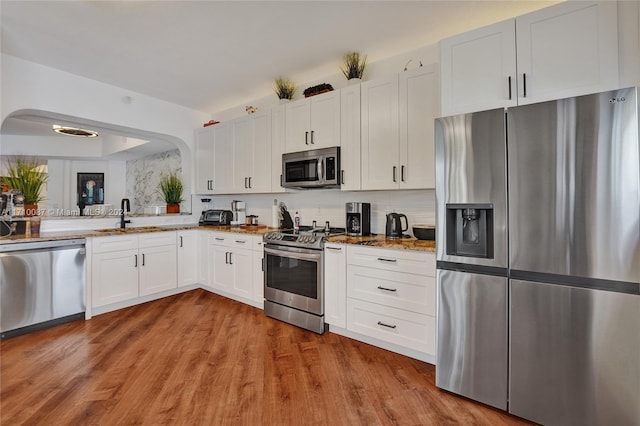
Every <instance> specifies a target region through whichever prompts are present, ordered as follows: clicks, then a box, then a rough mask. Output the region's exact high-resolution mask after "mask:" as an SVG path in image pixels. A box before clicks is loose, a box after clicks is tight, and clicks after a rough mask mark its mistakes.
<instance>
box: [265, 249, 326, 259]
mask: <svg viewBox="0 0 640 426" xmlns="http://www.w3.org/2000/svg"><path fill="white" fill-rule="evenodd" d="M264 253H265V254H273V255H274V256H280V257H289V258H291V259H299V260H310V261H313V262H319V261H320V260H321V259H322V252H320V251H318V253H299V252H297V251H293V250H287V249H286V248H278V249H275V250H274V249H272V248H268V247H265V248H264Z"/></svg>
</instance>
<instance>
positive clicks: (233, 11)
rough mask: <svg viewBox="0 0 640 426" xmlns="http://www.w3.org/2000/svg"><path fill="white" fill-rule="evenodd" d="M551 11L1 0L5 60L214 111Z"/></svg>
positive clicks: (510, 6) (465, 4)
mask: <svg viewBox="0 0 640 426" xmlns="http://www.w3.org/2000/svg"><path fill="white" fill-rule="evenodd" d="M552 3H557V0H554V1H545V2H540V1H528V0H519V1H518V0H511V1H277V2H276V1H9V0H2V1H1V2H0V15H1V26H2V52H4V53H7V54H10V55H13V56H17V57H20V58H23V59H26V60H29V61H33V62H37V63H40V64H43V65H46V66H50V67H53V68H57V69H60V70H64V71H67V72H70V73H73V74H77V75H81V76H84V77H88V78H91V79H94V80H98V81H102V82H105V83H109V84H112V85H115V86H119V87H122V88H125V89H128V90H131V91H135V92H139V93H143V94H146V95H149V96H153V97H155V98H158V99H163V100H166V101H169V102H172V103H176V104H179V105H183V106H186V107H189V108H192V109H195V110H199V111H203V112H207V113H214V112H217V111H221V110H225V109H228V108H230V107H234V106H238V105H242V104H244V103H246V102H250V101H252V100H255V99H260V98H263V97H265V96H268V95H270V94H273V89H272V88H273V81H274V79H275V78H277V77H278V76H281V75H282V76H286V77H288V78H292V79H293V80H294V81H297V82H307V81H314V80H317V79H321V78H324V77H325V76H328V75H333V74H335V73H336V72H338V69H339V68H338V67H339V66H340V63H341V58H342V56H343V55H344V54H345V53H347V52H348V51H351V50H356V51H359V52H362V53H364V54H367V55H368V59H369V62H375V61H377V60H380V59H384V58H388V57H392V56H395V55H398V54H401V53H404V52H407V51H410V50H414V49H417V48H419V47H423V46H428V45H432V44H434V43H436V42H437V41H438V40H439V39H441V38H443V37H446V36H449V35H452V34H456V33H460V32H463V31H466V30H469V29H472V28H476V27H480V26H483V25H487V24H490V23H493V22H497V21H500V20H502V19H506V18H509V17H513V16H516V15H520V14H523V13H527V12H529V11H531V10H535V9H539V8H541V7H544V6H546V5H549V4H552ZM274 96H275V95H274Z"/></svg>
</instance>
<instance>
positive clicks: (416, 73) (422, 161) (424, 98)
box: [398, 64, 440, 189]
mask: <svg viewBox="0 0 640 426" xmlns="http://www.w3.org/2000/svg"><path fill="white" fill-rule="evenodd" d="M438 77H439V76H438V67H437V65H436V64H432V65H425V66H424V67H420V68H417V69H414V70H410V71H406V72H403V73H401V74H400V75H399V78H400V81H399V84H400V93H399V98H400V101H399V111H398V113H399V117H400V119H399V123H400V186H399V187H400V189H425V188H435V187H436V175H435V155H434V154H435V151H434V128H433V122H434V119H435V118H436V117H438V116H439V115H440V102H439V100H440V90H439V87H440V84H439V79H438Z"/></svg>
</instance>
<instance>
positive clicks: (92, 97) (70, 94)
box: [0, 54, 209, 188]
mask: <svg viewBox="0 0 640 426" xmlns="http://www.w3.org/2000/svg"><path fill="white" fill-rule="evenodd" d="M0 59H1V64H0V76H1V79H0V80H1V81H0V84H1V86H0V88H1V90H0V119H1V121H2V122H4V120H5V119H6V118H7V117H8V116H9V115H11V114H13V113H15V112H16V111H21V110H38V111H45V112H53V113H57V114H64V115H68V116H72V117H78V118H81V119H85V120H90V121H96V122H99V123H105V124H107V125H110V126H113V127H121V128H127V129H132V130H137V131H139V132H140V133H141V134H144V133H145V132H147V133H149V134H153V135H154V136H155V137H158V138H164V139H165V140H169V141H171V142H173V143H174V144H175V145H176V147H177V148H179V149H180V152H181V156H182V159H183V171H184V173H185V176H189V177H191V178H190V179H189V180H188V182H186V183H187V186H188V188H191V187H192V185H193V175H192V162H193V159H192V152H193V146H194V129H196V128H198V127H201V126H202V123H204V122H206V121H208V120H209V114H206V113H204V112H201V111H195V110H192V109H188V108H185V107H182V106H179V105H176V104H172V103H169V102H165V101H162V100H159V99H155V98H152V97H149V96H146V95H143V94H140V93H136V92H132V91H130V90H126V89H123V88H120V87H117V86H112V85H109V84H105V83H101V82H98V81H95V80H90V79H87V78H84V77H80V76H78V75H74V74H70V73H68V72H64V71H59V70H56V69H53V68H49V67H45V66H42V65H39V64H36V63H33V62H29V61H25V60H23V59H20V58H16V57H14V56H10V55H6V54H2V55H1V57H0ZM125 97H130V98H131V102H130V103H128V102H127V101H125ZM1 152H2V140H0V153H1Z"/></svg>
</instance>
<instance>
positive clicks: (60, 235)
mask: <svg viewBox="0 0 640 426" xmlns="http://www.w3.org/2000/svg"><path fill="white" fill-rule="evenodd" d="M187 229H202V230H207V231H218V232H232V233H236V234H249V235H260V236H261V235H264V234H265V233H267V232H269V231H273V228H269V227H255V226H246V227H245V226H242V227H232V226H215V225H206V226H199V225H166V226H165V225H158V226H140V227H129V228H126V231H121V230H120V229H119V228H113V229H98V230H95V229H94V230H91V229H85V230H78V231H64V232H41V233H40V234H38V235H11V236H10V237H3V238H0V244H9V243H30V242H39V241H56V240H71V239H74V238H90V237H107V236H113V235H130V234H139V233H143V232H164V231H182V230H187Z"/></svg>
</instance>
